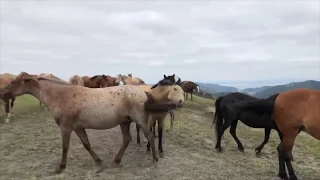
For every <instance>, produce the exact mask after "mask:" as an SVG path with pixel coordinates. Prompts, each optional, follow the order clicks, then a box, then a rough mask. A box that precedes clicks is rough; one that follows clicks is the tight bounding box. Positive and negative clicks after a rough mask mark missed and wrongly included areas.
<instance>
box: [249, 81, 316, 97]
mask: <svg viewBox="0 0 320 180" xmlns="http://www.w3.org/2000/svg"><path fill="white" fill-rule="evenodd" d="M298 88H309V89H317V90H320V82H319V81H314V80H308V81H302V82H292V83H289V84H284V85H278V86H272V87H269V88H266V89H264V90H262V91H259V92H257V93H255V94H253V95H254V96H256V97H259V98H267V97H269V96H271V95H273V94H275V93H280V92H284V91H289V90H293V89H298Z"/></svg>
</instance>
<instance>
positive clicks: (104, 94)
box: [10, 72, 183, 173]
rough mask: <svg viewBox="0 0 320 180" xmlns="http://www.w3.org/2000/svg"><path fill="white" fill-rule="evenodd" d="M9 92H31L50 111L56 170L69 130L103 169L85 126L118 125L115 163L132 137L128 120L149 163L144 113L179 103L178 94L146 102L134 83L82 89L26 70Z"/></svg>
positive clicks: (59, 168) (151, 140) (64, 161)
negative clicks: (56, 136)
mask: <svg viewBox="0 0 320 180" xmlns="http://www.w3.org/2000/svg"><path fill="white" fill-rule="evenodd" d="M10 92H11V93H12V94H13V95H14V96H20V95H23V94H31V95H32V96H34V97H36V98H38V99H39V100H40V101H42V102H43V103H44V104H46V105H47V106H49V108H50V110H52V114H53V118H54V120H55V121H56V123H57V124H58V126H59V127H60V131H61V136H62V159H61V161H60V163H59V165H58V166H57V168H56V169H55V172H56V173H61V172H62V171H63V170H64V169H65V168H66V164H67V154H68V150H69V143H70V137H71V133H72V131H74V132H75V133H76V134H77V135H78V137H79V138H80V140H81V142H82V144H83V145H84V147H85V148H86V149H87V151H88V152H89V153H90V155H91V156H92V158H93V159H94V161H95V164H96V166H97V168H98V169H97V172H100V171H102V170H103V168H102V160H101V159H100V157H99V156H98V155H97V154H96V153H95V151H94V150H93V149H92V148H91V145H90V143H89V140H88V137H87V134H86V131H85V129H98V130H103V129H110V128H113V127H116V126H118V125H120V127H121V132H122V136H123V142H122V145H121V148H120V150H119V152H118V153H117V155H116V157H115V159H114V162H115V163H117V164H119V163H120V161H121V159H122V156H123V154H124V152H125V150H126V149H127V147H128V145H129V143H130V141H131V140H132V137H131V134H130V124H131V122H135V123H136V124H138V125H139V126H140V127H141V128H142V130H143V132H144V134H145V136H146V137H147V138H148V141H149V143H150V145H151V150H152V156H153V162H157V161H158V158H157V156H156V152H155V144H154V137H153V135H152V133H150V132H149V130H148V126H147V122H148V116H149V115H150V114H152V113H154V112H166V111H168V110H171V109H174V108H176V107H179V106H181V101H182V102H183V99H181V97H180V96H170V103H160V102H159V103H149V102H150V101H149V99H150V98H151V97H150V96H149V95H147V94H146V93H145V92H144V91H142V90H141V89H140V88H139V87H137V86H131V85H127V86H126V85H124V86H114V87H108V88H86V87H83V86H77V85H72V84H66V83H62V82H60V81H56V80H51V79H46V78H39V77H38V76H37V75H31V74H28V73H26V72H22V73H20V74H19V75H18V76H17V78H16V79H15V80H13V81H12V83H11V85H10ZM161 100H162V99H161ZM153 102H154V101H153Z"/></svg>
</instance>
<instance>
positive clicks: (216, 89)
mask: <svg viewBox="0 0 320 180" xmlns="http://www.w3.org/2000/svg"><path fill="white" fill-rule="evenodd" d="M197 84H198V85H199V86H200V89H203V90H204V91H205V92H208V93H211V94H216V93H220V92H238V89H237V88H235V87H232V86H221V85H219V84H210V83H199V82H197Z"/></svg>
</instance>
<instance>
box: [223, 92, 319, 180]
mask: <svg viewBox="0 0 320 180" xmlns="http://www.w3.org/2000/svg"><path fill="white" fill-rule="evenodd" d="M234 106H238V107H234ZM229 108H240V109H242V110H249V111H253V112H255V113H260V114H263V113H269V114H272V115H273V118H274V121H275V122H276V124H277V126H278V128H279V129H280V131H281V132H282V134H283V139H282V141H281V143H280V144H279V146H278V147H277V150H278V155H279V173H278V176H279V177H280V178H282V179H288V177H287V173H286V166H287V169H288V172H289V179H290V180H296V179H297V176H296V175H295V173H294V170H293V168H292V164H291V160H292V148H293V145H294V141H295V138H296V136H297V135H298V134H299V133H300V132H301V131H304V132H306V133H308V134H309V135H311V136H312V137H314V138H316V139H318V140H320V91H319V90H313V89H295V90H291V91H286V92H282V93H279V94H275V95H273V96H271V97H269V98H267V99H263V100H257V101H253V102H236V103H235V104H234V105H231V106H230V107H229Z"/></svg>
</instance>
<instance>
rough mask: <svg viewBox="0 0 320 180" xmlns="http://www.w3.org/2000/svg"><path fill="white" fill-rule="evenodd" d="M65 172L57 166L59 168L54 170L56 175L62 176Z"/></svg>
mask: <svg viewBox="0 0 320 180" xmlns="http://www.w3.org/2000/svg"><path fill="white" fill-rule="evenodd" d="M63 170H64V168H61V167H60V166H57V167H56V168H55V169H54V171H53V173H54V174H61V173H62V172H63Z"/></svg>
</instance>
